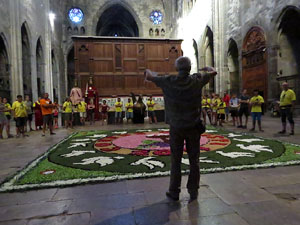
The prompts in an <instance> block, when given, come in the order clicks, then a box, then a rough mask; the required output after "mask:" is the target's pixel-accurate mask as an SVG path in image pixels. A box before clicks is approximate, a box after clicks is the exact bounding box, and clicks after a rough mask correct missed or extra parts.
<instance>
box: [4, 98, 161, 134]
mask: <svg viewBox="0 0 300 225" xmlns="http://www.w3.org/2000/svg"><path fill="white" fill-rule="evenodd" d="M155 105H156V103H155V101H154V100H153V98H152V96H149V99H148V100H147V101H146V104H145V103H144V102H143V97H142V96H139V98H138V100H137V101H136V102H135V103H134V102H133V100H132V98H130V97H129V98H128V101H127V103H126V104H123V102H122V101H121V98H120V97H118V98H117V101H116V103H115V104H114V106H115V115H114V116H115V118H114V119H115V121H114V123H115V124H121V123H123V117H125V118H126V121H127V123H129V122H132V123H133V122H134V120H135V121H137V122H138V123H141V122H144V118H145V117H146V109H147V111H148V117H149V122H150V123H157V117H156V114H155V109H154V106H155ZM110 109H111V107H110V106H109V105H108V104H107V101H106V100H103V101H102V102H101V103H100V107H99V113H100V122H101V124H102V125H104V124H105V123H107V124H108V118H109V116H108V113H109V111H110ZM134 112H135V113H134ZM60 113H61V114H62V118H63V120H62V125H63V126H64V127H65V128H73V125H75V124H74V123H75V114H78V115H79V122H80V125H83V126H84V125H85V123H86V120H87V121H89V122H90V125H92V124H94V123H95V103H94V100H93V99H92V98H90V99H88V103H86V101H85V99H81V101H80V102H79V103H78V104H76V105H74V104H73V103H72V101H71V99H70V97H68V98H66V99H65V101H64V102H63V104H62V105H59V104H58V102H57V100H55V101H54V102H52V100H51V99H49V95H48V93H45V94H44V95H43V96H42V97H39V98H38V100H37V101H35V102H32V101H31V99H30V96H29V95H26V96H25V99H23V96H21V95H18V96H17V99H16V101H14V102H13V104H12V105H11V104H10V103H9V102H8V101H7V98H3V99H2V98H1V97H0V139H3V135H2V133H3V130H4V129H5V130H6V133H7V137H8V138H12V137H14V136H13V135H11V132H10V123H11V120H12V119H13V120H14V121H15V123H16V138H18V137H20V136H22V137H26V136H28V132H29V131H34V130H42V136H45V135H46V131H47V130H49V133H50V135H55V133H54V132H53V131H54V129H57V128H58V127H59V114H60ZM33 119H34V121H33ZM32 122H34V124H35V129H33V124H32ZM27 127H28V129H27ZM27 131H28V132H27Z"/></svg>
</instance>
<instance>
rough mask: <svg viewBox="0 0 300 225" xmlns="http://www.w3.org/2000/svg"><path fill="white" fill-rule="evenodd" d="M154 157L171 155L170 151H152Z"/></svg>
mask: <svg viewBox="0 0 300 225" xmlns="http://www.w3.org/2000/svg"><path fill="white" fill-rule="evenodd" d="M153 154H154V155H158V156H166V155H171V151H170V150H160V151H159V150H158V151H154V152H153Z"/></svg>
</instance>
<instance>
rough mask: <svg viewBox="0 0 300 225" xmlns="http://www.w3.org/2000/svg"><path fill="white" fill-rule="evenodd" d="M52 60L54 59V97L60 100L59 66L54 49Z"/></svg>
mask: <svg viewBox="0 0 300 225" xmlns="http://www.w3.org/2000/svg"><path fill="white" fill-rule="evenodd" d="M51 61H52V82H53V99H54V100H58V96H59V91H58V90H59V87H58V84H59V80H58V79H59V74H58V67H57V60H56V57H55V54H54V51H53V50H52V51H51Z"/></svg>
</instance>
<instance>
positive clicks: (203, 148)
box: [200, 147, 210, 152]
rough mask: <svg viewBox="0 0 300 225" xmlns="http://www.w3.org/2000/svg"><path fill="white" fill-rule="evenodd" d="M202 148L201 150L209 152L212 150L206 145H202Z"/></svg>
mask: <svg viewBox="0 0 300 225" xmlns="http://www.w3.org/2000/svg"><path fill="white" fill-rule="evenodd" d="M200 150H201V151H206V152H209V151H210V148H206V147H200Z"/></svg>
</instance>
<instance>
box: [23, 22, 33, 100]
mask: <svg viewBox="0 0 300 225" xmlns="http://www.w3.org/2000/svg"><path fill="white" fill-rule="evenodd" d="M21 35H22V76H23V91H24V95H29V96H30V98H32V83H31V51H30V42H29V36H28V30H27V27H26V23H23V25H22V27H21Z"/></svg>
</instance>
